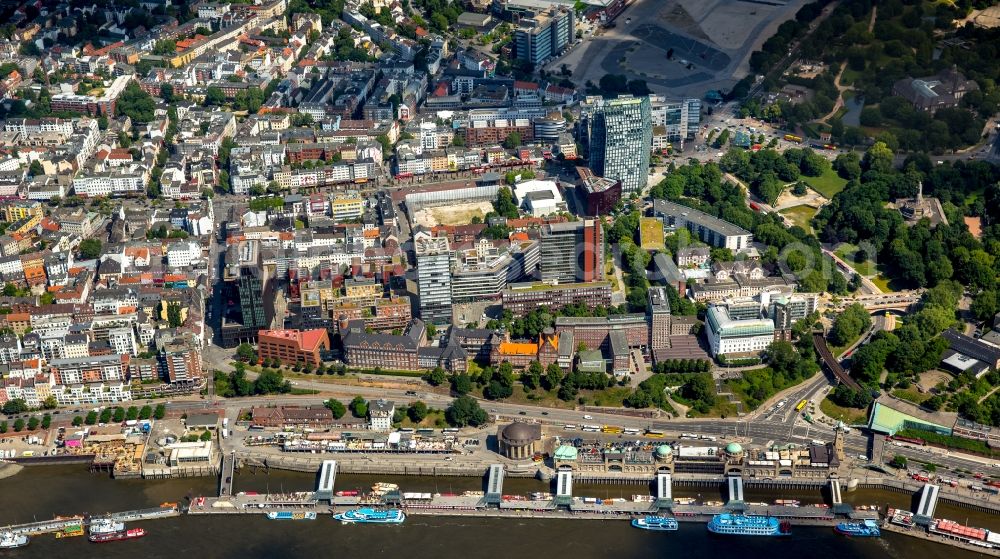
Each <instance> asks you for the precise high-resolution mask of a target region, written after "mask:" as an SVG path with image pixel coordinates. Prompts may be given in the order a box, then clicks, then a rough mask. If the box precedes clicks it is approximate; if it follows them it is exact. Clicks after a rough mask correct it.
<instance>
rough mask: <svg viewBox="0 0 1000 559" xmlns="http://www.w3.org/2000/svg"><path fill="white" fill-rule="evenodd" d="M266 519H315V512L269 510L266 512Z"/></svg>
mask: <svg viewBox="0 0 1000 559" xmlns="http://www.w3.org/2000/svg"><path fill="white" fill-rule="evenodd" d="M267 519H268V520H316V513H315V512H313V511H289V510H282V511H271V512H269V513H267Z"/></svg>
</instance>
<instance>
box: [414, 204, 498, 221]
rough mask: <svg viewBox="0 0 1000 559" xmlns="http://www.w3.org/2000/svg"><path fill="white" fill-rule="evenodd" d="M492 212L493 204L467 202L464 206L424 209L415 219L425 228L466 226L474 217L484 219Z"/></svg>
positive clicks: (450, 205)
mask: <svg viewBox="0 0 1000 559" xmlns="http://www.w3.org/2000/svg"><path fill="white" fill-rule="evenodd" d="M491 211H493V204H491V203H490V202H487V201H481V202H466V203H463V204H449V205H447V206H435V207H431V208H423V209H421V210H418V211H417V212H415V213H414V215H413V219H414V221H416V223H417V224H418V225H423V226H424V227H434V226H435V225H466V224H468V223H471V222H472V218H473V217H476V216H479V217H480V218H483V217H485V216H486V214H487V213H488V212H491Z"/></svg>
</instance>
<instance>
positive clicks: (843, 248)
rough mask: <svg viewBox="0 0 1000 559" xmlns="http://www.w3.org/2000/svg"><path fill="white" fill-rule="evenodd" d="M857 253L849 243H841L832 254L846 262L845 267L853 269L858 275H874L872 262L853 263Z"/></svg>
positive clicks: (856, 248) (854, 247) (855, 248)
mask: <svg viewBox="0 0 1000 559" xmlns="http://www.w3.org/2000/svg"><path fill="white" fill-rule="evenodd" d="M857 251H858V247H856V246H854V245H852V244H850V243H841V245H840V246H838V247H837V250H835V251H833V252H834V254H836V255H837V256H839V257H840V259H841V260H843V261H844V262H847V265H848V266H850V267H851V268H853V269H854V271H855V272H857V273H858V274H860V275H862V276H865V277H870V276H872V275H874V274H875V272H876V270H875V266H874V264H873V263H872V262H870V261H866V262H855V261H854V254H855V253H856V252H857Z"/></svg>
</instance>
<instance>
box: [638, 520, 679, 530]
mask: <svg viewBox="0 0 1000 559" xmlns="http://www.w3.org/2000/svg"><path fill="white" fill-rule="evenodd" d="M632 526H633V527H635V528H639V529H642V530H654V531H657V532H673V531H675V530H677V520H675V519H673V518H670V517H669V516H644V517H642V518H633V519H632Z"/></svg>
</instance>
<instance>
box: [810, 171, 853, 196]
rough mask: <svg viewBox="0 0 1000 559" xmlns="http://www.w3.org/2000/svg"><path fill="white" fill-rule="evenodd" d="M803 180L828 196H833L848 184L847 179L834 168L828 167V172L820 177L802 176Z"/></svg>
mask: <svg viewBox="0 0 1000 559" xmlns="http://www.w3.org/2000/svg"><path fill="white" fill-rule="evenodd" d="M802 180H804V181H805V182H806V184H808V185H809V186H811V187H812V189H813V190H815V191H816V192H819V193H820V194H822V195H823V196H826V197H827V198H833V197H834V196H835V195H836V194H837V193H838V192H840V191H841V190H843V189H844V187H845V186H846V185H847V181H846V180H844V179H842V178H840V176H839V175H838V174H837V172H836V171H834V170H833V169H832V168H830V169H827V170H826V172H824V173H823V174H822V175H820V176H818V177H802Z"/></svg>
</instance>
